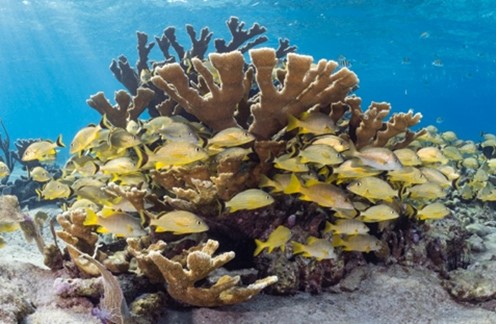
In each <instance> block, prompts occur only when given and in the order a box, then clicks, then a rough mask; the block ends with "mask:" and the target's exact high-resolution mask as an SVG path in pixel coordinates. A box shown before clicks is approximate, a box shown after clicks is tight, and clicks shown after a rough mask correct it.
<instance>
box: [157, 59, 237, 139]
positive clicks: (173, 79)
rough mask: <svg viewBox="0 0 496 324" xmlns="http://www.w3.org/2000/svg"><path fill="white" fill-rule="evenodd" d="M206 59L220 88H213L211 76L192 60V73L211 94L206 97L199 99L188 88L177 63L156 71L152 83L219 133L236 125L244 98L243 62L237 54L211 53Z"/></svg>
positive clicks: (200, 96)
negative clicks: (205, 84) (203, 82)
mask: <svg viewBox="0 0 496 324" xmlns="http://www.w3.org/2000/svg"><path fill="white" fill-rule="evenodd" d="M209 59H210V62H211V63H212V65H213V66H214V68H215V69H216V70H217V71H218V73H219V76H220V80H221V85H220V86H219V85H217V84H215V82H214V80H213V79H214V78H213V75H212V73H211V72H210V71H209V70H208V68H207V67H206V66H205V65H204V64H203V63H202V61H201V60H199V59H197V58H193V59H192V63H193V66H194V68H195V70H196V71H197V72H198V73H199V74H200V75H201V76H202V77H203V78H204V79H205V82H206V83H207V86H208V89H209V90H210V92H209V93H207V94H206V95H203V96H202V95H200V93H199V92H198V91H197V90H196V89H194V88H191V87H190V86H189V80H188V77H187V75H186V74H185V73H184V71H183V69H182V68H181V66H180V65H179V64H177V63H172V64H166V65H164V66H163V67H161V68H157V69H156V73H157V75H156V76H154V77H153V78H152V82H153V84H154V85H155V86H157V87H158V88H160V89H162V90H163V91H165V92H166V93H167V94H168V95H169V96H171V97H172V98H173V99H174V100H175V101H177V102H178V103H179V105H180V106H182V107H183V108H184V109H185V110H186V111H187V112H189V113H191V114H193V115H194V116H195V117H196V118H198V119H199V120H201V121H202V122H204V123H205V124H206V125H207V126H209V127H211V128H212V129H213V130H214V131H220V130H222V129H225V128H228V127H233V126H236V125H237V124H236V121H235V119H234V112H235V111H236V107H237V104H238V103H239V102H240V101H241V100H242V99H243V97H244V94H245V90H244V84H243V80H244V74H243V65H244V60H243V55H242V54H241V53H240V52H231V53H225V54H217V53H212V54H210V55H209Z"/></svg>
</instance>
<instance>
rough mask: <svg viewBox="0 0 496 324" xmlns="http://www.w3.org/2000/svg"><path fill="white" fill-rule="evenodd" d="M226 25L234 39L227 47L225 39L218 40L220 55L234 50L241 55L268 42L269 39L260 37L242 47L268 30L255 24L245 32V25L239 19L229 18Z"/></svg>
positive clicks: (216, 42)
mask: <svg viewBox="0 0 496 324" xmlns="http://www.w3.org/2000/svg"><path fill="white" fill-rule="evenodd" d="M226 24H227V27H228V28H229V31H230V32H231V35H232V39H231V41H230V42H229V44H227V45H226V41H225V40H224V39H216V40H215V48H216V49H217V52H218V53H226V52H231V51H234V50H239V51H240V52H241V53H245V52H247V51H248V50H249V49H251V48H253V47H254V46H256V45H259V44H261V43H263V42H266V41H267V40H268V38H267V37H265V36H260V37H257V38H255V39H254V40H253V41H251V42H248V43H247V44H245V45H244V46H242V44H243V43H244V42H247V41H248V40H249V39H251V38H254V37H255V36H257V35H260V34H263V33H265V32H266V31H267V29H266V28H265V27H263V26H260V25H259V24H257V23H255V24H253V26H251V28H250V29H249V30H243V27H244V26H245V23H244V22H242V21H240V20H239V18H238V17H231V18H229V20H228V21H226Z"/></svg>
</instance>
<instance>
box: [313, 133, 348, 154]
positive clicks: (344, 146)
mask: <svg viewBox="0 0 496 324" xmlns="http://www.w3.org/2000/svg"><path fill="white" fill-rule="evenodd" d="M313 144H315V145H317V144H319V145H328V146H330V147H332V148H333V149H335V150H336V151H337V152H343V151H346V150H348V149H349V148H350V144H349V143H348V142H347V141H346V140H344V139H342V138H341V137H339V136H336V135H322V136H319V137H316V138H315V140H314V141H313V142H312V145H313Z"/></svg>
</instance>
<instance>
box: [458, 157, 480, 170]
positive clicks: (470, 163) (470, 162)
mask: <svg viewBox="0 0 496 324" xmlns="http://www.w3.org/2000/svg"><path fill="white" fill-rule="evenodd" d="M461 164H462V166H464V167H465V168H467V169H472V170H475V169H477V168H478V167H479V161H477V159H476V158H474V157H468V158H465V159H463V161H462V163H461Z"/></svg>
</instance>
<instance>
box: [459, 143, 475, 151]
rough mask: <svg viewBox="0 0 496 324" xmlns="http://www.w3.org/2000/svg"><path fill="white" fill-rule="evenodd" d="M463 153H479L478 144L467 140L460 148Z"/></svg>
mask: <svg viewBox="0 0 496 324" xmlns="http://www.w3.org/2000/svg"><path fill="white" fill-rule="evenodd" d="M458 150H460V152H461V153H463V154H475V153H477V146H476V145H475V143H474V142H472V141H467V142H465V144H463V145H462V146H460V147H459V148H458Z"/></svg>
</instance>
